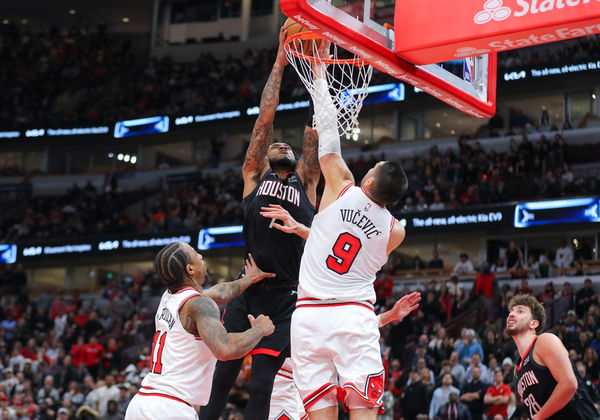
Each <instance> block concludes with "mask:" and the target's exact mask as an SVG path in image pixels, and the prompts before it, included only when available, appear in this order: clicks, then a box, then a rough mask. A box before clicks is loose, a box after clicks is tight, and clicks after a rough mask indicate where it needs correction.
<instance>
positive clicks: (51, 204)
mask: <svg viewBox="0 0 600 420" xmlns="http://www.w3.org/2000/svg"><path fill="white" fill-rule="evenodd" d="M570 150H572V149H570V148H569V146H567V145H566V143H565V141H564V139H563V137H562V136H561V135H560V134H556V135H555V136H554V137H553V138H552V139H548V138H546V137H545V136H544V135H542V136H541V137H540V139H539V140H538V141H536V142H535V143H533V142H530V141H529V140H528V137H527V136H526V135H523V136H522V139H521V141H517V140H516V139H515V138H511V139H510V145H509V148H508V150H507V151H505V152H495V151H493V150H491V151H485V150H484V149H483V148H482V146H481V144H480V143H479V142H474V143H473V142H467V141H466V139H464V138H460V139H459V143H458V148H457V149H456V151H454V150H453V149H452V148H448V149H447V150H446V151H445V152H443V151H441V150H440V148H439V147H438V146H437V145H434V146H432V147H431V148H430V150H429V152H428V153H427V154H426V155H425V156H416V157H415V158H413V159H407V160H405V161H403V167H404V169H405V171H406V173H407V176H408V177H409V189H408V191H407V193H406V194H405V195H404V197H403V199H402V200H400V201H399V202H398V203H396V204H395V205H394V206H390V209H391V210H392V211H394V212H402V211H419V212H421V211H425V210H443V209H455V208H462V207H468V206H473V205H485V204H495V203H504V202H510V201H514V200H524V199H536V198H540V199H543V198H545V199H551V198H557V197H564V196H576V195H583V194H597V193H599V192H600V182H599V181H600V180H598V179H596V178H593V177H591V178H583V177H576V176H575V175H574V173H573V172H572V171H571V169H570V164H571V163H577V161H576V160H575V158H574V157H573V158H571V156H570ZM593 153H594V152H593V151H592V150H591V149H588V157H589V155H591V154H593ZM380 159H385V156H384V155H382V154H370V155H361V156H360V157H358V158H357V159H349V160H348V166H349V168H350V170H351V171H352V173H353V174H354V177H355V179H356V181H357V182H360V180H361V179H362V177H363V176H364V175H365V173H366V172H367V171H368V169H369V168H371V167H372V166H373V165H374V164H375V163H376V162H377V161H378V160H380ZM599 159H600V157H599ZM105 184H106V185H105V187H104V188H103V189H102V191H97V190H96V188H95V187H94V186H93V185H91V183H88V184H87V185H85V186H84V187H81V188H80V187H77V186H74V187H73V188H72V189H71V190H69V191H67V193H66V194H64V195H60V196H51V197H48V196H44V197H32V198H30V199H29V200H28V201H23V200H19V202H18V203H15V205H14V206H7V210H6V211H3V212H2V214H0V238H3V239H4V240H10V241H16V240H28V239H36V240H37V239H44V238H56V237H59V236H61V237H69V236H84V235H95V234H108V233H131V232H144V233H155V232H163V231H167V230H170V231H173V230H186V229H195V228H204V227H210V226H219V225H221V226H223V225H235V224H240V223H241V221H242V212H241V191H242V186H243V182H242V178H241V174H240V171H237V170H233V169H227V170H224V171H222V172H215V173H208V172H205V173H202V172H200V173H197V174H195V175H194V176H193V177H191V178H190V180H189V181H188V182H184V183H178V184H172V185H171V186H170V187H169V188H167V190H166V191H164V192H163V193H162V195H161V196H160V197H159V198H158V199H157V200H156V201H155V202H154V203H152V204H147V205H146V208H145V210H144V212H143V214H141V215H140V216H139V217H138V218H134V219H132V218H131V217H130V216H129V215H128V213H127V211H126V208H127V207H128V206H130V205H131V204H133V203H134V202H135V199H136V197H137V199H139V200H142V199H144V198H146V196H147V194H145V193H144V192H143V191H137V192H136V193H135V194H132V193H131V192H127V193H125V192H121V191H120V190H119V187H118V183H117V177H116V176H112V177H107V182H106V183H105ZM397 214H399V213H397Z"/></svg>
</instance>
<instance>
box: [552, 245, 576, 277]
mask: <svg viewBox="0 0 600 420" xmlns="http://www.w3.org/2000/svg"><path fill="white" fill-rule="evenodd" d="M572 262H573V249H572V248H571V245H570V244H569V243H568V242H567V240H566V239H563V241H562V245H561V246H560V248H558V249H557V250H556V257H555V258H554V264H555V265H556V268H557V269H558V275H559V276H564V275H565V274H566V271H567V270H566V269H567V268H569V267H570V266H571V263H572Z"/></svg>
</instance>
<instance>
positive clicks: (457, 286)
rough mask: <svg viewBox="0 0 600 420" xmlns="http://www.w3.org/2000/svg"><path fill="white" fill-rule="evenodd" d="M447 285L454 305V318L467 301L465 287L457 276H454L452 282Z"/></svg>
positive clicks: (451, 278)
mask: <svg viewBox="0 0 600 420" xmlns="http://www.w3.org/2000/svg"><path fill="white" fill-rule="evenodd" d="M446 285H447V287H448V293H449V294H450V300H451V303H452V315H453V316H454V315H456V314H457V313H458V312H459V311H460V310H461V309H462V306H463V303H465V301H466V299H467V295H466V293H465V287H464V286H463V285H462V284H461V283H460V282H459V281H458V276H457V275H456V274H452V276H451V277H450V281H449V282H448V283H446Z"/></svg>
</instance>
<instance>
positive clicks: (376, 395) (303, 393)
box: [291, 298, 383, 412]
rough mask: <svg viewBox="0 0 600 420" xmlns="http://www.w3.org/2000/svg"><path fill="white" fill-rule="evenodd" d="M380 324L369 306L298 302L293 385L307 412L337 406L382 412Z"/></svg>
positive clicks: (293, 339) (293, 331)
mask: <svg viewBox="0 0 600 420" xmlns="http://www.w3.org/2000/svg"><path fill="white" fill-rule="evenodd" d="M378 326H379V321H378V319H377V316H376V315H375V312H374V310H373V305H371V304H370V303H368V302H339V301H335V300H316V299H310V298H307V299H299V300H298V303H297V304H296V310H295V311H294V314H293V315H292V325H291V353H292V364H293V367H294V380H295V382H296V386H297V387H298V390H299V391H300V397H301V398H302V402H303V403H304V409H305V410H306V411H307V412H311V411H315V410H319V409H322V408H325V407H330V406H332V405H337V401H343V402H344V408H345V409H355V408H372V407H382V405H383V364H382V362H381V353H380V348H379V328H378Z"/></svg>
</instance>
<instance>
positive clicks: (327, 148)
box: [313, 79, 342, 159]
mask: <svg viewBox="0 0 600 420" xmlns="http://www.w3.org/2000/svg"><path fill="white" fill-rule="evenodd" d="M313 101H314V106H315V115H314V117H313V118H314V122H315V129H316V130H317V132H318V133H319V159H320V158H321V157H323V156H325V155H328V154H331V153H335V154H337V155H340V156H341V154H342V150H341V147H340V136H339V133H338V127H337V109H336V107H335V104H334V103H333V100H332V99H331V95H330V93H329V86H328V85H327V81H326V80H325V79H316V80H315V94H314V97H313Z"/></svg>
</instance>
